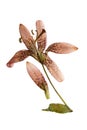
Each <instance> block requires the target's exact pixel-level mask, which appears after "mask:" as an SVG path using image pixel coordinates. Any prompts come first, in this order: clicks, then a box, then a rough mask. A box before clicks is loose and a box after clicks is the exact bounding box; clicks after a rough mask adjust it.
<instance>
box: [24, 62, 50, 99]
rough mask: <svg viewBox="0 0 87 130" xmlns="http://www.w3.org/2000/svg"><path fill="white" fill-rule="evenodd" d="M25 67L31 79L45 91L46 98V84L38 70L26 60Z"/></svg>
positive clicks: (47, 95) (47, 92)
mask: <svg viewBox="0 0 87 130" xmlns="http://www.w3.org/2000/svg"><path fill="white" fill-rule="evenodd" d="M26 68H27V72H28V74H29V75H30V77H31V78H32V80H33V81H34V82H35V83H36V85H37V86H39V87H40V88H41V89H42V90H44V91H45V95H46V98H49V91H48V85H47V82H46V80H45V78H44V77H43V75H42V73H41V72H40V70H39V69H38V68H37V67H36V66H35V65H34V64H32V63H30V62H26Z"/></svg>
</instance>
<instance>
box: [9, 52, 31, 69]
mask: <svg viewBox="0 0 87 130" xmlns="http://www.w3.org/2000/svg"><path fill="white" fill-rule="evenodd" d="M30 54H31V53H30V51H29V50H20V51H18V52H16V53H15V55H14V56H13V57H12V58H11V59H10V60H9V62H8V63H7V66H8V67H12V66H13V64H14V63H17V62H20V61H23V60H24V59H25V58H27V57H28V56H29V55H30Z"/></svg>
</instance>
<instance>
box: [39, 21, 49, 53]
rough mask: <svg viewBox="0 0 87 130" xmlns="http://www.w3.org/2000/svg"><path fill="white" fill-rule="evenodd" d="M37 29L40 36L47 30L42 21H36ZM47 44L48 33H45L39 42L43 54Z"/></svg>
mask: <svg viewBox="0 0 87 130" xmlns="http://www.w3.org/2000/svg"><path fill="white" fill-rule="evenodd" d="M36 29H37V34H38V36H39V35H40V34H41V32H42V30H43V29H45V27H44V24H43V22H42V21H41V20H37V21H36ZM46 42H47V35H46V32H45V33H43V34H42V35H41V36H40V37H39V38H38V40H37V43H38V49H39V50H40V51H41V52H43V50H44V49H45V47H46Z"/></svg>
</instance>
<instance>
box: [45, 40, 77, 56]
mask: <svg viewBox="0 0 87 130" xmlns="http://www.w3.org/2000/svg"><path fill="white" fill-rule="evenodd" d="M77 49H78V48H77V47H76V46H74V45H72V44H69V43H65V42H59V43H53V44H51V45H50V46H49V47H48V48H47V50H46V52H49V51H51V52H54V53H59V54H67V53H71V52H74V51H76V50H77Z"/></svg>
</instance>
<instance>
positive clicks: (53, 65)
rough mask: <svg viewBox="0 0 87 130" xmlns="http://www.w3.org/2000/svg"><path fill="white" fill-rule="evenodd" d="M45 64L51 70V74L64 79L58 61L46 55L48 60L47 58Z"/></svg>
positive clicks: (61, 79)
mask: <svg viewBox="0 0 87 130" xmlns="http://www.w3.org/2000/svg"><path fill="white" fill-rule="evenodd" d="M44 64H45V66H46V67H47V69H48V70H49V72H50V73H51V75H52V76H53V77H54V78H55V79H56V80H57V81H59V82H62V81H63V80H64V76H63V74H62V72H61V71H60V69H59V68H58V66H57V65H56V63H55V62H54V61H53V60H51V58H50V57H49V56H48V55H47V56H46V60H45V62H44Z"/></svg>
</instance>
